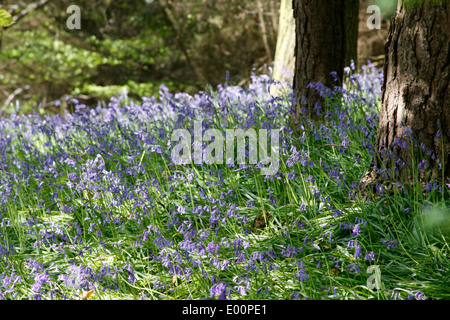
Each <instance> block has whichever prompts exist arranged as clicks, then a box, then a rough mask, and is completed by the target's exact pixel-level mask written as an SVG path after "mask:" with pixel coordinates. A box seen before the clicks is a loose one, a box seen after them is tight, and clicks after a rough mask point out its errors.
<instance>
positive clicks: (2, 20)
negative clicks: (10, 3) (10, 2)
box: [0, 9, 13, 28]
mask: <svg viewBox="0 0 450 320" xmlns="http://www.w3.org/2000/svg"><path fill="white" fill-rule="evenodd" d="M12 22H13V20H12V17H11V15H10V14H9V12H8V11H6V10H4V9H0V28H3V27H6V26H8V25H10V24H11V23H12Z"/></svg>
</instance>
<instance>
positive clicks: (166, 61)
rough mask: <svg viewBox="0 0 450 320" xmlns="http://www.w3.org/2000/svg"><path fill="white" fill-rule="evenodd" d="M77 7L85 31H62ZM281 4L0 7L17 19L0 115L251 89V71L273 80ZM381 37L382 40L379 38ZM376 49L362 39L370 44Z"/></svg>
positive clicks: (5, 53) (1, 35)
mask: <svg viewBox="0 0 450 320" xmlns="http://www.w3.org/2000/svg"><path fill="white" fill-rule="evenodd" d="M286 2H287V3H288V4H289V3H291V0H286ZM366 2H369V0H360V3H361V4H360V8H361V7H362V9H360V21H359V24H360V28H359V29H360V35H361V30H362V28H363V31H367V28H366V27H365V19H366V18H367V15H366V13H365V12H364V11H365V9H366V8H367V4H365V3H366ZM72 4H76V5H78V6H79V7H80V9H81V29H80V30H77V29H75V30H69V29H68V28H67V26H66V21H67V19H68V18H69V16H70V13H67V12H66V11H67V8H68V7H69V6H70V5H72ZM280 5H281V0H251V1H240V0H214V1H212V0H183V1H181V0H114V1H112V0H79V1H77V2H76V3H75V2H73V1H70V0H51V1H48V0H0V8H3V9H5V10H7V11H8V12H10V13H11V14H12V16H13V17H20V20H19V21H18V22H17V23H15V24H13V25H11V26H9V27H8V28H6V29H4V30H2V31H0V110H5V109H6V107H7V106H6V104H9V102H12V103H15V102H16V101H20V103H21V105H22V110H23V111H31V110H33V109H38V110H40V111H41V112H59V107H58V105H59V101H60V100H63V99H64V97H66V95H67V96H70V97H73V98H77V99H78V100H79V101H81V102H83V103H86V104H87V105H93V106H95V105H97V103H98V102H100V101H103V100H108V98H109V97H111V96H113V95H116V94H119V93H120V92H121V91H123V90H125V89H126V90H128V92H129V96H131V97H135V98H137V97H140V96H151V95H155V94H156V95H157V94H158V92H159V85H160V84H165V85H166V86H167V87H168V88H169V89H170V90H171V91H173V92H177V91H185V92H188V93H195V92H198V91H199V90H206V89H207V88H208V85H211V86H213V87H215V86H216V85H217V84H219V83H223V82H224V81H226V80H227V81H228V83H230V84H239V85H245V84H246V82H247V81H248V80H249V76H250V74H251V73H252V72H257V73H258V72H268V67H269V66H272V65H273V62H274V60H275V51H276V47H277V39H278V30H279V26H280V24H281V21H280ZM383 27H384V29H386V26H383ZM291 29H292V30H293V28H291ZM375 32H378V33H380V32H382V31H377V30H375ZM372 33H373V32H372ZM363 36H366V34H365V33H364V34H363ZM379 38H380V39H381V42H383V41H384V38H383V34H382V35H381V37H379ZM366 40H367V41H366ZM370 41H371V39H370V38H369V37H368V36H366V39H365V41H364V43H365V42H370ZM360 42H361V41H360ZM366 47H367V48H366ZM378 47H380V46H378ZM381 47H383V46H381ZM358 50H361V52H359V53H358V55H359V56H360V57H361V54H362V55H363V56H364V57H363V59H366V56H367V58H369V57H370V56H374V55H373V54H372V52H374V50H372V48H371V47H370V44H362V45H360V44H358ZM383 53H384V52H381V54H383ZM375 55H376V56H378V55H379V53H376V54H375ZM287 56H289V54H288V55H287ZM292 56H293V53H292ZM227 71H228V74H229V76H227ZM0 113H1V112H0Z"/></svg>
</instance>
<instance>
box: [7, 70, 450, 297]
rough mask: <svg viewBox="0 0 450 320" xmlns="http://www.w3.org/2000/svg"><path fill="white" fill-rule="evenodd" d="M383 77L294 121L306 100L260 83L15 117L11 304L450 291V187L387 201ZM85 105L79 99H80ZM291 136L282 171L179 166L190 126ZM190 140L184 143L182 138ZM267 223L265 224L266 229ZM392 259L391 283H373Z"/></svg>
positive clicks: (10, 138)
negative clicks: (370, 191) (381, 186)
mask: <svg viewBox="0 0 450 320" xmlns="http://www.w3.org/2000/svg"><path fill="white" fill-rule="evenodd" d="M380 75H381V73H380V71H379V70H377V69H375V68H373V67H368V68H367V69H365V70H364V72H363V73H362V74H360V75H353V76H351V77H349V82H348V83H349V84H348V85H347V87H345V90H344V91H343V92H334V93H328V94H327V96H328V98H327V101H329V107H328V110H329V112H328V113H327V116H326V117H325V119H324V120H323V121H322V122H320V123H319V124H311V123H309V122H308V120H307V119H304V122H302V123H301V124H299V127H300V128H301V129H300V135H299V136H296V135H294V134H293V133H292V132H291V130H290V129H289V128H288V126H287V123H288V115H289V107H290V105H291V97H290V96H289V93H287V94H286V95H285V96H281V97H278V98H274V97H272V96H270V94H268V92H267V87H268V84H269V83H270V80H269V79H268V78H267V77H265V76H262V77H256V76H255V77H254V78H253V84H252V85H251V86H250V88H249V90H243V89H242V88H235V87H234V88H230V87H226V86H225V87H219V88H218V89H217V90H216V91H215V92H213V93H211V94H207V93H202V94H199V95H198V96H195V97H190V96H187V95H177V96H172V95H171V94H169V93H168V92H166V91H165V90H164V88H161V93H160V96H161V98H160V100H156V99H152V98H145V99H144V100H143V101H142V102H139V103H135V102H133V101H131V100H129V99H128V98H127V97H124V96H122V97H119V98H118V99H112V100H111V103H110V106H109V108H107V109H95V110H92V111H89V110H86V108H83V106H79V105H78V106H77V107H76V109H77V111H76V112H75V113H74V114H73V115H67V116H66V121H61V119H60V118H59V116H55V117H46V118H42V117H40V116H38V115H32V116H24V115H19V114H14V115H12V116H11V117H10V118H8V119H2V120H1V121H0V128H1V131H0V155H1V165H0V222H1V225H0V237H1V241H2V242H1V246H0V253H1V260H0V290H1V291H0V297H2V298H5V299H82V298H88V299H139V298H147V299H223V298H226V299H423V298H427V299H448V298H450V289H449V286H448V281H449V277H450V271H449V263H448V262H449V261H448V253H449V249H450V248H449V245H448V241H449V230H448V228H449V225H448V224H449V215H450V212H449V209H448V207H449V206H448V203H449V187H448V185H445V184H443V183H439V181H438V182H437V184H436V185H434V186H433V185H430V186H429V188H428V189H427V190H422V189H420V188H419V187H415V188H413V189H411V188H410V189H407V190H406V191H405V192H401V193H400V192H398V191H396V193H394V194H383V193H379V194H376V195H374V197H373V198H371V200H364V199H362V198H360V197H358V196H355V194H357V193H358V192H357V191H358V185H357V183H358V182H359V181H360V179H361V178H362V177H363V175H364V173H365V172H366V171H367V169H368V168H369V167H370V164H371V160H372V151H371V150H372V148H373V144H374V139H375V136H376V130H377V128H376V127H377V123H378V122H377V119H378V117H377V113H378V108H379V100H378V98H379V95H380V91H379V90H380V79H381V77H380ZM71 103H72V104H73V105H76V104H77V103H76V101H72V102H71ZM200 115H201V116H202V117H203V119H204V121H203V124H204V125H205V127H215V128H218V129H221V130H224V129H225V128H235V127H242V128H244V129H247V128H255V129H257V128H272V129H280V132H281V133H282V138H281V142H280V168H279V171H278V173H277V174H276V175H274V176H268V177H265V176H263V175H261V174H260V171H259V169H258V168H256V167H255V166H254V165H247V166H238V165H236V166H228V165H225V164H218V165H217V164H215V165H211V166H209V165H205V164H203V165H195V164H193V165H174V164H173V163H172V161H171V158H170V150H171V149H170V147H169V146H168V141H169V139H170V135H171V133H172V132H173V131H174V130H175V129H177V128H187V129H190V130H192V120H193V119H195V118H196V117H199V116H200ZM173 144H174V143H172V146H173ZM257 216H259V217H260V218H261V219H262V221H264V222H265V227H264V228H254V225H253V221H254V220H255V218H256V217H257ZM369 266H378V270H379V271H380V275H381V278H380V280H381V288H380V289H379V290H377V289H376V288H372V289H370V288H368V287H367V284H368V280H370V279H369V277H370V276H372V275H374V274H373V273H368V272H367V269H368V267H369Z"/></svg>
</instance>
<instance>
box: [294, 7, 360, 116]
mask: <svg viewBox="0 0 450 320" xmlns="http://www.w3.org/2000/svg"><path fill="white" fill-rule="evenodd" d="M355 3H357V1H354V0H293V8H294V19H295V23H296V26H295V33H296V42H295V59H296V62H295V69H294V71H295V73H294V83H293V90H294V95H295V97H296V98H297V99H298V101H297V102H295V103H294V108H295V114H294V121H295V119H296V118H298V117H299V115H300V114H301V113H305V112H306V113H307V114H308V115H309V116H310V118H311V119H312V120H317V119H318V113H319V112H320V111H318V109H315V107H316V103H320V105H322V107H323V99H322V97H321V96H320V94H319V93H318V92H317V90H315V89H312V88H308V85H309V84H310V83H316V82H321V83H322V84H323V85H325V86H327V87H333V86H334V85H336V82H335V81H334V78H333V76H332V75H331V74H330V73H331V72H336V75H337V78H338V79H340V80H342V78H343V69H344V67H345V64H346V58H347V54H348V55H349V56H351V55H354V53H351V52H350V50H349V49H347V47H348V48H350V47H351V46H353V47H354V48H356V47H357V37H355V36H354V33H355V32H356V34H357V32H358V29H357V28H358V23H355V21H357V19H358V10H353V8H351V6H355ZM346 8H347V14H346ZM356 8H358V6H357V5H356ZM350 9H351V10H350ZM351 15H356V20H354V19H353V17H351ZM346 19H347V20H348V22H349V23H350V24H353V25H352V26H349V27H348V28H347V27H346V22H347V21H346ZM354 29H356V31H352V32H350V31H349V30H354ZM350 39H351V40H350ZM347 40H349V44H347ZM350 42H351V43H352V44H351V45H350ZM355 50H356V49H355ZM352 51H353V50H352ZM303 97H304V98H305V99H303Z"/></svg>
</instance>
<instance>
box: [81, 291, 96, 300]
mask: <svg viewBox="0 0 450 320" xmlns="http://www.w3.org/2000/svg"><path fill="white" fill-rule="evenodd" d="M93 293H94V290H90V291H83V293H82V294H81V298H82V299H89V297H90V296H92V294H93Z"/></svg>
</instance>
